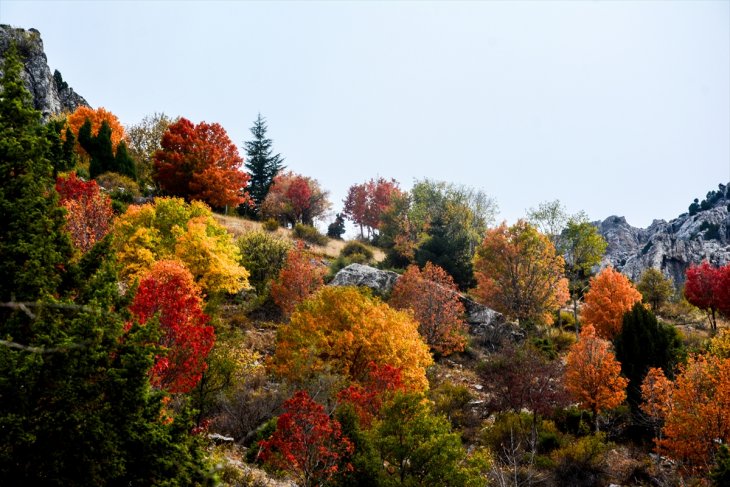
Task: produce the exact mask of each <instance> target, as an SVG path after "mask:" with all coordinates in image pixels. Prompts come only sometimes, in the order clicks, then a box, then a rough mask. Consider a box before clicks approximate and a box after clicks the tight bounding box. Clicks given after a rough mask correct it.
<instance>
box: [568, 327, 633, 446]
mask: <svg viewBox="0 0 730 487" xmlns="http://www.w3.org/2000/svg"><path fill="white" fill-rule="evenodd" d="M566 362H567V363H566V371H565V386H566V388H567V389H568V392H569V393H570V394H571V395H572V396H573V397H574V398H575V399H576V400H577V401H578V402H579V403H580V405H581V406H582V407H584V408H586V409H589V410H590V411H591V413H593V429H594V430H595V431H598V415H599V414H600V413H601V412H602V411H604V410H606V409H612V408H615V407H616V406H618V405H620V404H621V403H622V402H623V401H624V399H626V385H627V384H628V381H627V380H626V379H624V378H623V377H621V364H620V363H619V362H618V361H617V360H616V357H615V356H614V354H613V352H612V351H611V342H609V341H608V340H604V339H602V338H600V337H598V336H596V330H595V328H593V326H591V325H588V326H586V327H584V328H583V330H582V331H581V333H580V338H579V340H578V342H577V343H576V344H575V345H573V347H572V348H571V349H570V353H568V357H567V360H566Z"/></svg>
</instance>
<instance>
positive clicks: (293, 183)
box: [259, 171, 330, 226]
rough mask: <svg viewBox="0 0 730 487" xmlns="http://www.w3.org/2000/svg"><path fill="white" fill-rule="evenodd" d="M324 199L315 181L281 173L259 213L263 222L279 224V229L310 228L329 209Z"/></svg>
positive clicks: (325, 193)
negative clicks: (285, 226) (290, 227)
mask: <svg viewBox="0 0 730 487" xmlns="http://www.w3.org/2000/svg"><path fill="white" fill-rule="evenodd" d="M327 196H328V193H327V191H324V190H322V188H321V187H320V186H319V183H318V182H317V181H316V180H315V179H312V178H308V177H306V176H301V175H299V174H295V173H293V172H291V171H289V172H284V173H280V174H279V175H277V176H276V177H275V178H274V182H273V183H272V185H271V187H270V188H269V192H268V195H267V196H266V199H265V200H264V202H263V204H261V206H260V207H259V213H260V215H261V216H263V217H264V218H275V219H277V220H279V222H280V223H281V224H282V225H291V226H294V225H295V224H296V223H303V224H305V225H313V224H314V220H316V219H318V218H321V217H322V216H323V215H324V214H325V213H326V212H327V211H328V210H329V208H330V202H329V201H328V200H327Z"/></svg>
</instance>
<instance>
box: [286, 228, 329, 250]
mask: <svg viewBox="0 0 730 487" xmlns="http://www.w3.org/2000/svg"><path fill="white" fill-rule="evenodd" d="M293 235H294V237H296V238H300V239H302V240H304V241H306V242H309V243H311V244H314V245H327V242H328V241H329V239H328V238H327V237H325V236H324V235H322V234H321V233H319V231H318V230H317V229H316V228H314V227H312V226H309V225H302V224H301V223H297V224H296V225H294V231H293Z"/></svg>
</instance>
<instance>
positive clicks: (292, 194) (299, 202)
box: [286, 176, 312, 221]
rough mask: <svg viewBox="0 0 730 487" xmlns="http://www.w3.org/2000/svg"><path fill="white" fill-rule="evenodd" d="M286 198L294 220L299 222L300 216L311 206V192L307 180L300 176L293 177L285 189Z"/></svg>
mask: <svg viewBox="0 0 730 487" xmlns="http://www.w3.org/2000/svg"><path fill="white" fill-rule="evenodd" d="M286 197H287V198H288V199H289V202H290V203H291V206H292V210H293V211H294V216H295V218H296V219H297V220H300V221H301V219H302V215H304V212H305V211H307V209H309V207H310V206H311V204H312V202H311V198H312V190H311V189H310V188H309V184H308V183H307V180H306V179H305V178H304V177H302V176H296V177H294V178H293V179H292V181H291V183H290V184H289V187H288V188H287V189H286Z"/></svg>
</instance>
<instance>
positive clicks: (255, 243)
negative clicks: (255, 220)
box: [238, 231, 292, 296]
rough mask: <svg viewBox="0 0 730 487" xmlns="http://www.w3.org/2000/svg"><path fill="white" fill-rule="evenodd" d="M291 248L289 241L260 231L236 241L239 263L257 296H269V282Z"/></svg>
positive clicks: (281, 266)
mask: <svg viewBox="0 0 730 487" xmlns="http://www.w3.org/2000/svg"><path fill="white" fill-rule="evenodd" d="M291 248H292V245H291V243H289V241H287V240H284V239H281V238H277V237H275V236H272V235H270V234H269V233H267V232H262V231H255V232H247V233H244V234H243V235H241V237H240V238H239V239H238V250H239V251H240V255H241V257H240V261H239V262H240V263H241V265H242V266H243V267H244V268H245V269H246V270H247V271H248V272H249V281H250V282H251V285H252V286H253V287H254V289H256V293H257V294H258V295H259V296H266V295H268V294H269V291H270V288H271V281H272V280H274V279H276V278H277V276H278V275H279V272H281V270H282V269H283V268H284V265H285V264H286V261H287V255H288V253H289V251H290V250H291Z"/></svg>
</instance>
